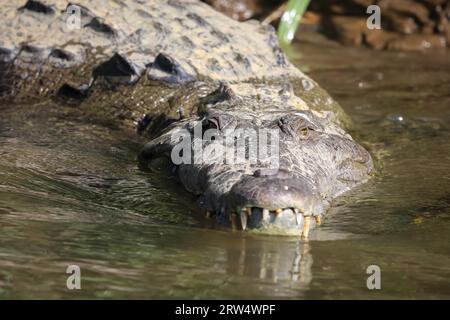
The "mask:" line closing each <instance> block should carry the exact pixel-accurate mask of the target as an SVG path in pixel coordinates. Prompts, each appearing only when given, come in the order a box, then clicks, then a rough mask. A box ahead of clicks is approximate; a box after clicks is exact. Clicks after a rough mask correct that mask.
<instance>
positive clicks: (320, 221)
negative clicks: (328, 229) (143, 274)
mask: <svg viewBox="0 0 450 320" xmlns="http://www.w3.org/2000/svg"><path fill="white" fill-rule="evenodd" d="M315 218H316V224H317V225H318V226H320V225H321V224H322V218H321V217H320V216H316V217H315Z"/></svg>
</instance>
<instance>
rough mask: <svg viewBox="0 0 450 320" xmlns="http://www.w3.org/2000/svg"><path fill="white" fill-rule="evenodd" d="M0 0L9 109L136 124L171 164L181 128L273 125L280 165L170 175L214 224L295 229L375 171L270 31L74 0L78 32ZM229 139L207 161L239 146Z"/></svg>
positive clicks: (211, 16)
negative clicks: (63, 106)
mask: <svg viewBox="0 0 450 320" xmlns="http://www.w3.org/2000/svg"><path fill="white" fill-rule="evenodd" d="M0 2H1V3H0V5H1V7H2V10H1V13H0V17H1V18H2V24H0V35H1V36H0V61H1V65H0V68H1V71H2V73H1V76H0V93H1V95H2V99H3V100H15V101H18V100H22V99H25V100H26V101H30V100H42V99H50V98H51V99H53V98H55V97H58V99H60V101H62V102H66V103H70V104H76V105H77V108H78V109H79V110H81V111H82V112H84V113H85V114H87V115H88V118H89V119H90V120H91V121H103V122H105V123H108V124H110V125H114V126H120V127H125V128H126V127H131V126H133V123H135V124H137V128H138V131H139V132H140V133H142V134H148V135H149V136H150V137H151V139H152V140H151V141H150V142H149V143H148V144H147V145H146V146H145V147H144V149H143V151H142V153H141V154H140V156H139V159H140V161H141V162H142V163H148V162H153V161H155V160H156V159H160V158H168V159H171V155H172V150H173V148H174V147H175V146H176V145H177V141H175V140H174V139H172V137H173V134H174V133H176V132H180V130H183V129H185V130H186V131H185V132H189V135H192V139H194V136H193V134H194V130H193V128H195V126H196V125H200V126H201V127H202V128H212V129H215V130H216V134H217V136H218V137H223V136H224V134H225V131H226V130H225V129H227V130H231V132H236V131H238V129H239V128H246V129H250V128H254V129H255V130H259V129H263V128H267V129H279V133H280V145H279V167H278V168H273V167H272V166H271V165H270V163H266V162H264V161H263V162H258V163H249V162H245V161H244V163H238V164H231V163H224V162H220V161H211V159H213V158H210V159H209V161H205V162H201V163H196V164H180V165H177V166H174V169H175V171H176V174H177V175H178V177H179V178H180V180H181V183H182V184H183V185H184V186H185V187H186V188H187V189H188V190H189V191H191V192H193V193H195V194H197V195H199V197H200V201H199V202H200V204H201V206H202V207H203V208H204V209H205V210H207V211H208V212H211V213H215V214H216V216H217V217H218V219H219V220H220V221H223V222H226V223H229V221H230V217H231V221H233V219H232V218H233V215H234V213H237V214H240V212H241V210H244V211H243V212H244V214H240V216H241V218H242V220H241V221H242V222H241V224H242V226H243V227H245V225H248V226H249V227H254V228H260V227H268V226H269V225H270V226H271V225H274V226H281V228H282V229H283V230H290V229H293V230H296V229H299V228H302V224H303V217H304V216H310V215H322V214H323V213H324V212H325V210H326V209H327V207H328V206H329V203H330V201H331V200H332V199H333V198H334V197H336V196H338V195H339V194H341V193H343V192H345V191H347V190H349V189H351V188H352V187H354V186H355V185H357V184H359V183H362V182H364V181H366V180H367V179H368V177H369V175H370V173H371V171H372V160H371V157H370V155H369V153H368V152H367V151H366V150H364V149H363V148H362V147H361V146H360V145H358V144H357V143H356V142H355V141H353V139H352V138H351V137H350V135H348V134H347V133H345V131H344V130H343V129H342V128H341V126H344V125H345V124H346V123H348V122H347V121H346V119H345V115H344V113H343V112H342V110H341V109H340V107H339V106H338V104H337V103H336V102H334V101H333V100H332V99H331V98H330V97H329V96H328V94H327V93H326V92H325V91H324V90H322V89H321V88H320V87H319V86H318V85H317V84H316V83H315V82H314V81H313V80H311V79H310V78H309V77H307V76H306V75H304V74H303V73H302V72H300V71H299V70H298V69H296V68H295V67H293V66H292V65H291V64H290V63H289V62H288V61H287V59H286V57H285V56H284V54H283V52H282V50H281V49H280V47H279V45H278V42H277V38H276V35H275V32H274V30H273V29H272V27H270V26H264V25H261V24H259V23H257V22H253V21H250V22H246V23H238V22H236V21H233V20H231V19H230V18H228V17H226V16H224V15H222V14H220V13H218V12H216V11H214V10H213V9H211V8H210V7H208V6H207V5H206V4H204V3H201V2H198V1H185V0H183V1H173V0H167V1H137V0H136V1H120V0H116V1H104V0H103V1H95V2H91V1H77V2H75V3H74V4H76V5H77V7H76V8H79V10H80V12H81V20H80V24H79V26H80V28H75V29H70V28H69V27H68V24H69V25H70V23H73V21H74V20H71V19H73V16H68V15H67V8H68V3H67V2H66V1H43V0H42V1H31V0H29V1H23V2H22V3H20V4H18V3H17V2H11V1H4V0H1V1H0ZM70 8H71V9H73V8H74V7H70ZM71 12H74V11H71ZM75 23H76V21H75ZM143 113H144V114H145V116H144V117H141V115H142V114H143ZM221 141H223V140H221V139H217V140H215V141H211V142H208V143H206V144H204V146H203V151H204V152H205V153H207V152H208V151H210V150H211V149H214V148H223V149H222V150H227V149H231V148H233V146H234V145H231V144H226V143H225V144H223V143H222V142H221ZM220 143H222V144H220ZM246 208H250V210H248V209H246ZM263 209H265V210H263ZM276 209H283V211H282V213H280V210H279V211H278V214H277V213H276V212H275V211H274V210H276ZM297 210H298V211H297ZM297 212H298V214H297ZM301 213H302V214H301Z"/></svg>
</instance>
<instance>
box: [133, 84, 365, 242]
mask: <svg viewBox="0 0 450 320" xmlns="http://www.w3.org/2000/svg"><path fill="white" fill-rule="evenodd" d="M275 89H276V88H275ZM275 89H273V90H272V92H271V90H270V88H268V87H266V88H265V91H264V95H265V96H264V97H261V95H259V94H254V93H249V94H247V95H245V94H243V95H236V94H235V93H234V91H233V90H231V88H230V87H227V86H223V85H222V86H221V87H220V88H219V89H218V90H217V91H216V92H213V93H212V94H210V95H209V96H207V97H206V98H204V99H203V102H202V104H201V106H200V107H199V108H198V112H197V114H196V116H194V117H191V118H188V119H183V120H180V121H177V122H174V123H172V124H171V125H170V126H169V127H168V128H167V129H166V130H165V131H164V132H163V133H162V134H161V135H159V136H158V137H157V138H155V139H154V140H152V141H151V142H149V143H148V144H147V145H146V146H145V147H144V149H143V150H142V152H141V155H140V159H141V160H142V161H148V160H149V159H157V158H161V157H165V158H166V159H169V161H170V163H171V164H172V165H174V168H176V174H177V176H178V178H179V179H180V181H181V183H182V184H183V185H184V186H185V188H186V189H187V190H188V191H190V192H192V193H194V194H196V195H198V196H199V199H200V201H199V203H200V205H201V206H202V207H203V208H204V210H205V211H206V212H207V213H208V214H211V215H214V216H215V217H216V218H217V219H218V220H219V221H220V222H222V223H225V224H228V225H231V226H234V227H238V228H239V227H240V228H242V229H244V230H245V229H247V228H248V229H267V230H277V231H281V232H282V233H292V232H295V233H299V232H301V231H302V230H303V232H304V235H305V233H306V235H305V236H307V233H308V230H309V227H314V225H315V224H316V222H319V221H320V217H321V216H322V215H323V213H324V212H325V211H326V209H327V207H328V206H329V203H330V201H331V200H332V199H333V198H334V197H336V196H337V195H339V194H341V193H342V192H345V191H347V190H349V189H351V188H352V187H353V186H355V185H357V184H359V183H361V182H364V181H366V180H367V179H368V177H369V174H370V172H371V170H372V159H371V157H370V155H369V153H368V152H367V151H366V150H365V149H364V148H363V147H361V146H360V145H358V144H357V143H356V142H355V141H354V140H353V139H352V138H351V137H350V135H348V134H347V133H345V131H344V130H343V129H342V128H341V127H340V126H339V125H338V124H337V123H336V122H335V119H334V114H333V113H332V112H324V111H322V112H318V111H312V110H309V109H308V108H307V107H306V106H305V105H304V103H303V104H302V101H301V100H300V99H298V98H297V97H295V96H294V98H296V99H298V100H297V102H295V101H294V100H293V99H292V98H293V97H292V96H291V97H289V98H287V99H279V97H280V96H283V92H282V90H281V91H278V90H277V89H276V90H275ZM274 96H276V97H277V98H276V99H275V98H274Z"/></svg>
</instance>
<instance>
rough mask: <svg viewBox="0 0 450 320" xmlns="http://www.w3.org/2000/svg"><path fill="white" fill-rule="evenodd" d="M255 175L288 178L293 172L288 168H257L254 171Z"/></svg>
mask: <svg viewBox="0 0 450 320" xmlns="http://www.w3.org/2000/svg"><path fill="white" fill-rule="evenodd" d="M253 176H254V177H273V178H279V179H287V178H290V177H291V174H290V172H289V171H288V170H285V169H270V168H263V169H258V170H255V172H254V173H253Z"/></svg>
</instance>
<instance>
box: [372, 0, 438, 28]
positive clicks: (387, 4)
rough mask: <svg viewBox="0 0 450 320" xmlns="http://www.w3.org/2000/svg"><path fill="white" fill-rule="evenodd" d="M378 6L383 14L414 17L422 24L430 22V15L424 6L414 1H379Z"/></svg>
mask: <svg viewBox="0 0 450 320" xmlns="http://www.w3.org/2000/svg"><path fill="white" fill-rule="evenodd" d="M378 5H379V6H380V9H381V15H383V12H389V11H394V12H396V13H399V14H406V15H409V16H412V17H416V18H417V19H418V20H419V21H420V22H421V23H422V24H428V23H429V22H430V17H429V15H430V13H429V11H428V9H427V7H426V6H425V5H423V4H422V3H420V2H418V1H414V0H380V1H379V2H378Z"/></svg>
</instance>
